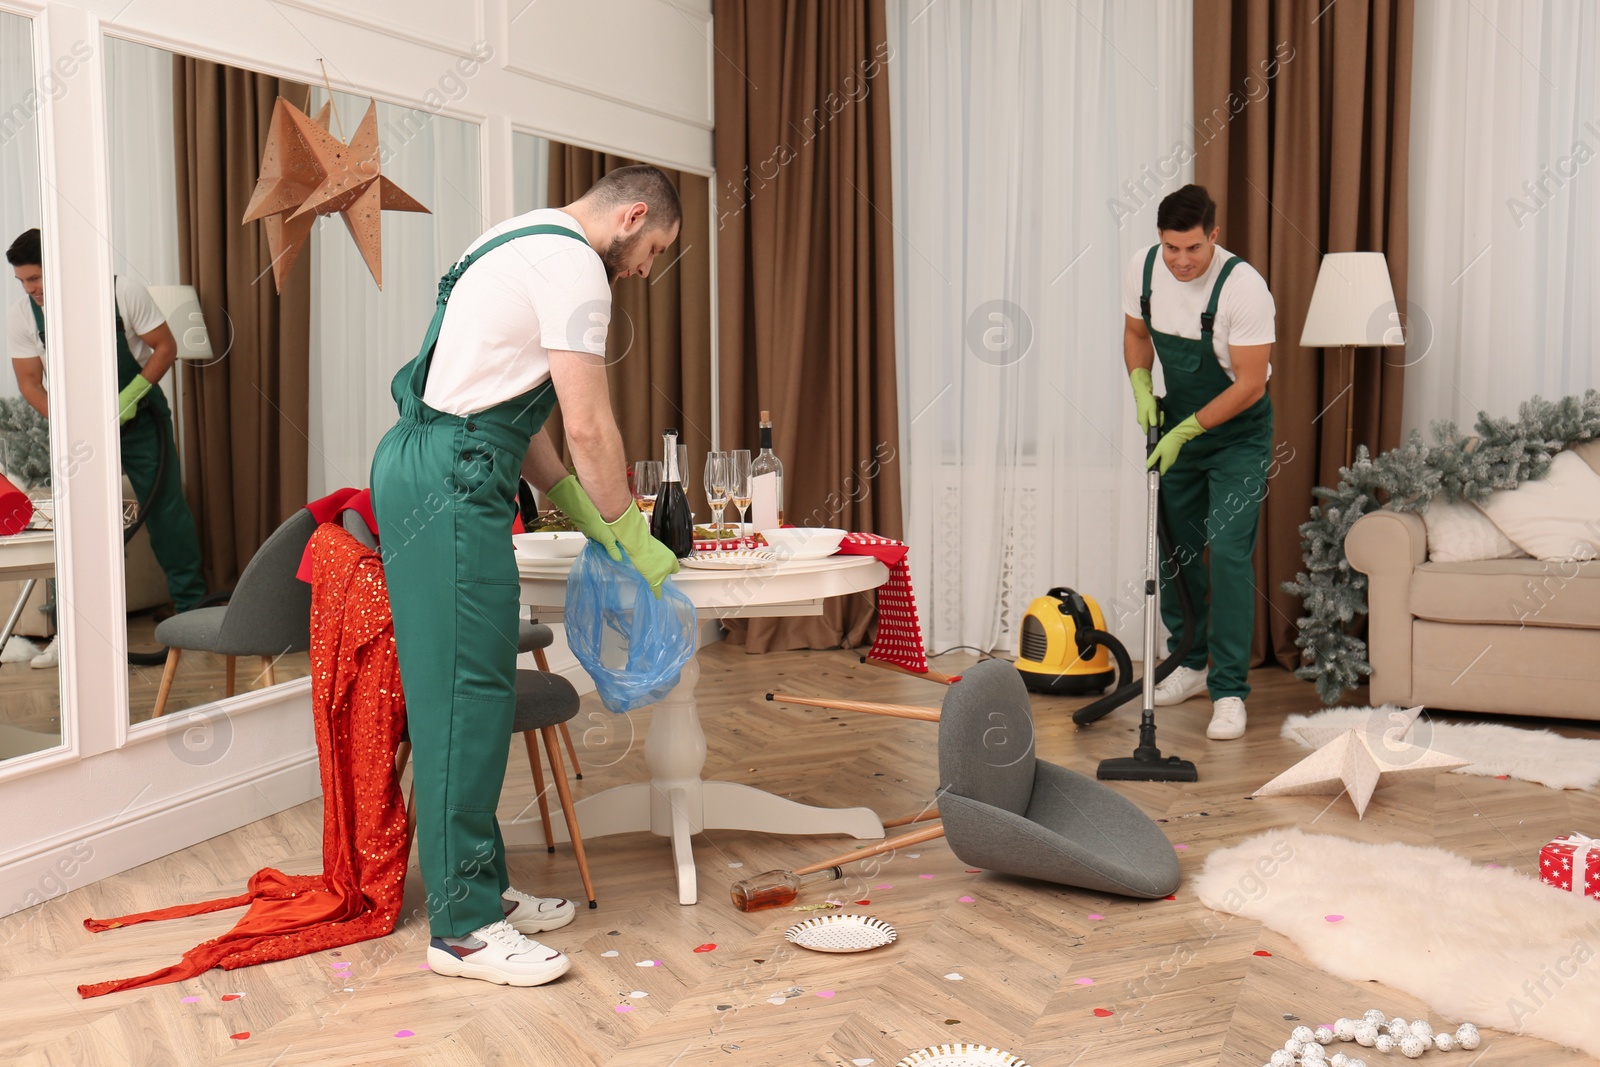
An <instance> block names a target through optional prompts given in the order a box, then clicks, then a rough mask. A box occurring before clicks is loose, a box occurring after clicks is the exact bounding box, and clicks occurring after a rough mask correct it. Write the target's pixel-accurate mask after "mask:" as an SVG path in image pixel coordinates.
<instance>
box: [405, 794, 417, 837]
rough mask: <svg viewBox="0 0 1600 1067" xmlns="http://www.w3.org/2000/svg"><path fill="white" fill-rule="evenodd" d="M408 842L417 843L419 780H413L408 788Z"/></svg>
mask: <svg viewBox="0 0 1600 1067" xmlns="http://www.w3.org/2000/svg"><path fill="white" fill-rule="evenodd" d="M406 843H407V845H415V844H416V843H417V782H416V779H415V778H413V779H412V780H411V788H410V789H408V790H406Z"/></svg>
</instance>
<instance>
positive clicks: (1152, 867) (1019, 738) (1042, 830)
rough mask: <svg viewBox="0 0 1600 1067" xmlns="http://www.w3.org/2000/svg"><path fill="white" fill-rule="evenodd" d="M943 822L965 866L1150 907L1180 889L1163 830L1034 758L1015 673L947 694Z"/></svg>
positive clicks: (1024, 695) (991, 674)
mask: <svg viewBox="0 0 1600 1067" xmlns="http://www.w3.org/2000/svg"><path fill="white" fill-rule="evenodd" d="M939 781H940V785H941V788H940V791H939V816H940V818H941V819H942V820H943V822H944V831H945V837H946V838H947V839H948V840H949V842H950V850H951V851H952V852H954V853H955V854H956V856H957V857H958V858H959V859H960V860H961V861H962V862H963V863H966V864H969V865H971V866H973V867H982V868H985V869H986V870H991V871H1000V872H1002V873H1005V874H1014V875H1021V876H1023V877H1028V878H1038V879H1041V880H1043V881H1047V882H1057V883H1059V884H1061V885H1070V886H1080V887H1082V888H1084V889H1093V890H1098V891H1101V892H1105V893H1118V894H1121V895H1123V896H1129V897H1144V898H1147V899H1156V898H1159V897H1164V896H1166V895H1168V894H1169V893H1171V892H1173V891H1174V890H1176V889H1177V888H1178V882H1179V880H1180V875H1179V871H1178V858H1177V855H1176V853H1175V852H1174V851H1173V848H1172V843H1171V842H1170V841H1168V840H1167V837H1166V835H1165V834H1163V833H1162V832H1161V828H1160V827H1159V826H1157V825H1156V824H1155V822H1154V821H1153V820H1152V819H1151V818H1150V817H1149V816H1148V815H1146V814H1145V813H1144V812H1143V811H1141V810H1140V809H1139V807H1138V806H1137V805H1135V804H1134V803H1133V802H1132V801H1130V800H1128V799H1127V798H1125V797H1123V796H1122V794H1120V793H1117V792H1116V791H1114V790H1112V789H1111V788H1110V787H1108V786H1105V785H1103V784H1101V783H1100V782H1098V781H1096V780H1095V779H1093V778H1090V777H1087V776H1085V775H1082V774H1079V773H1078V772H1076V771H1071V770H1068V769H1066V768H1065V767H1058V766H1056V765H1055V764H1053V763H1046V762H1045V761H1043V760H1041V759H1038V758H1036V756H1035V754H1034V744H1033V711H1032V708H1031V707H1030V705H1029V702H1028V690H1027V687H1026V686H1025V685H1023V682H1022V676H1021V675H1019V674H1018V673H1017V670H1016V668H1015V667H1013V666H1012V665H1011V664H1009V663H1007V662H1005V661H1003V660H986V661H984V662H982V663H979V664H977V665H976V666H974V667H973V668H972V669H971V670H969V671H967V672H966V674H965V675H963V676H962V678H961V681H959V682H957V683H956V684H955V685H953V686H951V687H950V691H949V693H948V694H947V695H946V696H945V699H944V706H943V708H942V709H941V711H940V718H939Z"/></svg>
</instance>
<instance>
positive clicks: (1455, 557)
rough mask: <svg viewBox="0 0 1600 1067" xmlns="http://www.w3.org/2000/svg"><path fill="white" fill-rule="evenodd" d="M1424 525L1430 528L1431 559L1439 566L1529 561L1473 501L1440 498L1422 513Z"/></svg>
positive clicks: (1436, 498)
mask: <svg viewBox="0 0 1600 1067" xmlns="http://www.w3.org/2000/svg"><path fill="white" fill-rule="evenodd" d="M1422 521H1423V524H1424V525H1426V526H1427V527H1428V558H1429V559H1430V560H1432V561H1433V562H1435V563H1465V562H1467V561H1468V560H1475V559H1516V558H1518V557H1521V558H1523V559H1527V558H1528V554H1527V553H1526V552H1524V551H1522V549H1520V548H1518V547H1517V546H1516V545H1515V544H1513V543H1512V542H1511V539H1510V538H1509V537H1507V536H1506V535H1505V534H1503V533H1501V532H1500V527H1498V526H1496V525H1495V524H1494V523H1493V522H1491V521H1490V520H1489V516H1487V515H1485V514H1484V513H1483V512H1481V511H1479V510H1478V507H1477V505H1475V504H1473V503H1470V502H1469V501H1466V500H1462V501H1455V502H1452V501H1449V500H1446V499H1445V498H1444V496H1443V495H1440V496H1436V497H1434V498H1433V500H1432V501H1430V502H1429V503H1428V507H1427V510H1425V511H1424V512H1423V513H1422Z"/></svg>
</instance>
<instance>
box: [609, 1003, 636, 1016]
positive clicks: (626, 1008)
mask: <svg viewBox="0 0 1600 1067" xmlns="http://www.w3.org/2000/svg"><path fill="white" fill-rule="evenodd" d="M612 1010H613V1011H615V1012H616V1013H617V1014H618V1015H626V1014H628V1013H629V1012H630V1011H632V1010H633V1005H632V1004H618V1005H617V1006H616V1007H615V1008H614V1009H612Z"/></svg>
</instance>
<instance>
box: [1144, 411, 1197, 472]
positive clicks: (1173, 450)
mask: <svg viewBox="0 0 1600 1067" xmlns="http://www.w3.org/2000/svg"><path fill="white" fill-rule="evenodd" d="M1205 432H1206V428H1205V427H1204V426H1201V425H1200V422H1199V420H1197V419H1196V418H1195V417H1194V416H1193V415H1190V416H1189V417H1188V418H1187V419H1184V420H1183V421H1182V422H1180V423H1178V425H1176V426H1174V427H1173V428H1172V429H1170V430H1168V431H1167V432H1166V433H1165V434H1163V435H1162V438H1161V440H1159V441H1157V442H1156V447H1155V448H1154V450H1152V451H1151V453H1150V458H1149V459H1147V460H1145V462H1144V469H1145V470H1149V469H1150V468H1151V467H1154V466H1155V465H1156V464H1157V463H1160V464H1161V473H1162V474H1165V473H1167V471H1168V470H1169V469H1171V467H1172V465H1173V464H1174V463H1176V462H1177V461H1178V450H1179V449H1181V448H1182V447H1183V446H1184V445H1186V444H1188V443H1189V442H1190V441H1193V440H1194V439H1195V438H1196V437H1199V436H1200V435H1201V434H1203V433H1205Z"/></svg>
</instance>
